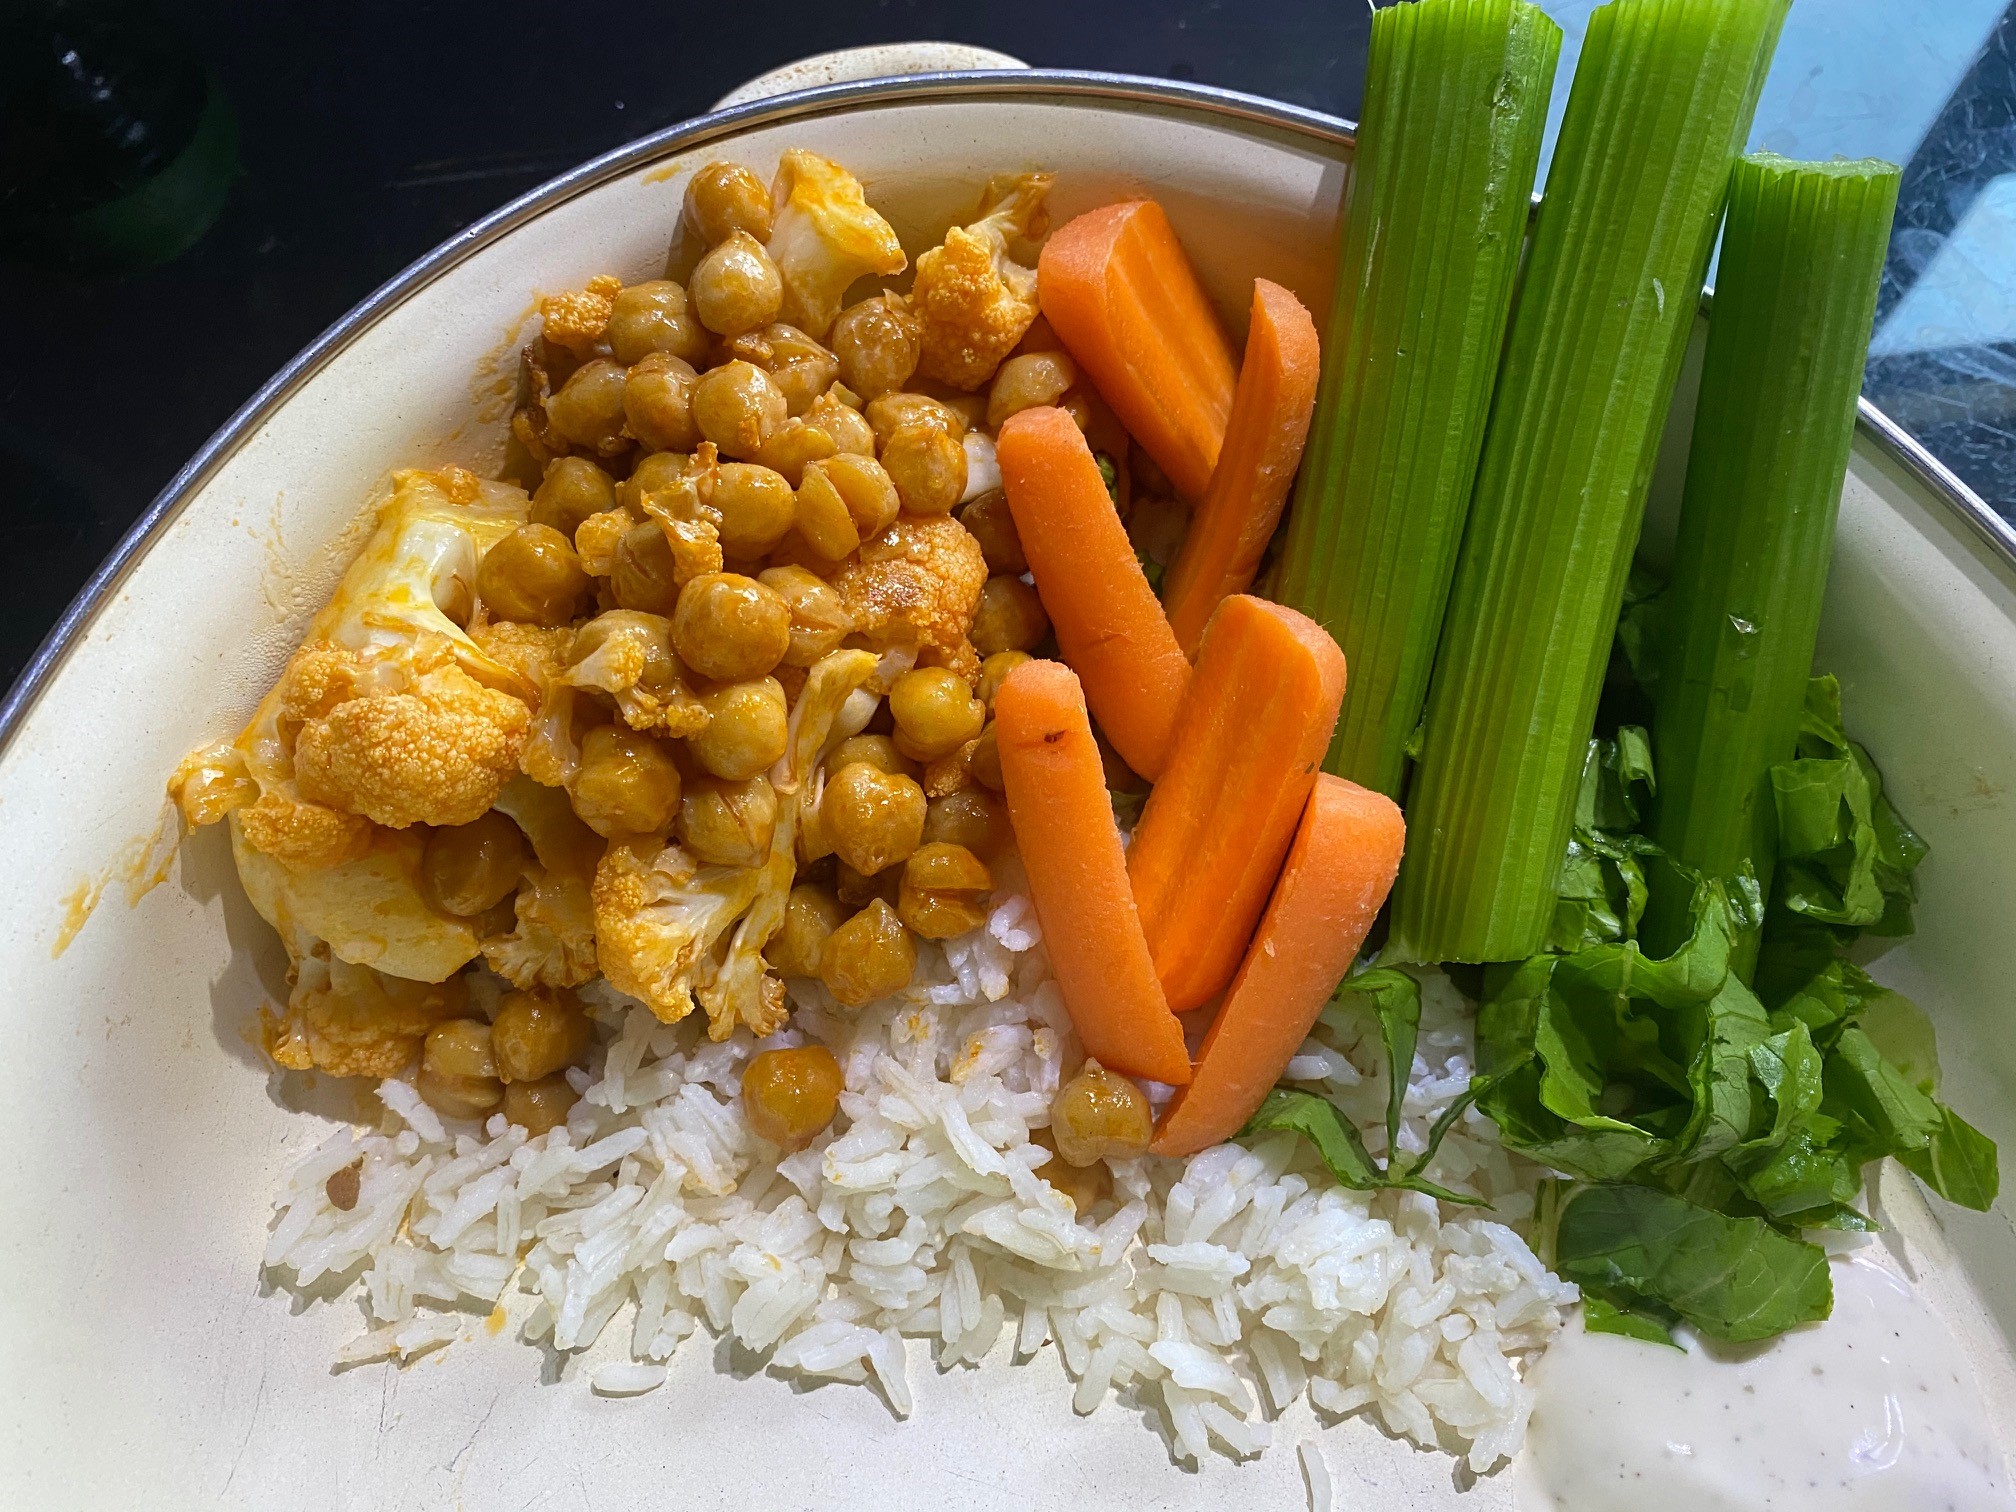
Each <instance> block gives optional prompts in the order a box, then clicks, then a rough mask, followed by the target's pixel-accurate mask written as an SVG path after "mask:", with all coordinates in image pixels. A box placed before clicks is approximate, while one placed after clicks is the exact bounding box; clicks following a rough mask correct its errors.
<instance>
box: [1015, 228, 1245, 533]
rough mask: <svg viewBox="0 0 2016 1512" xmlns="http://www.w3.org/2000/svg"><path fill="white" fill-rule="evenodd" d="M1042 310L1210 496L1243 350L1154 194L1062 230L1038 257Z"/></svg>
mask: <svg viewBox="0 0 2016 1512" xmlns="http://www.w3.org/2000/svg"><path fill="white" fill-rule="evenodd" d="M1036 270H1037V279H1038V284H1037V287H1038V292H1039V294H1040V297H1041V298H1042V301H1043V314H1044V315H1045V317H1047V318H1048V320H1049V322H1050V324H1051V325H1052V326H1053V327H1055V329H1056V331H1057V334H1058V336H1059V337H1060V338H1062V340H1063V342H1064V346H1065V349H1066V350H1067V351H1069V352H1070V353H1071V355H1072V356H1073V357H1075V358H1076V359H1077V360H1078V362H1079V364H1080V365H1081V366H1082V367H1084V369H1085V370H1086V371H1087V372H1089V373H1090V374H1091V375H1092V379H1093V382H1095V383H1097V384H1098V385H1099V392H1100V393H1102V394H1104V395H1105V396H1106V402H1107V403H1108V404H1110V405H1112V406H1113V408H1114V409H1115V410H1116V411H1117V412H1118V413H1119V416H1120V418H1121V419H1122V420H1123V421H1125V422H1126V424H1127V429H1128V430H1129V431H1131V432H1132V433H1133V435H1134V439H1135V440H1137V441H1139V442H1140V443H1141V444H1142V446H1144V447H1145V448H1147V451H1148V455H1149V456H1151V457H1153V458H1154V459H1155V460H1156V461H1157V462H1159V463H1160V464H1161V466H1162V471H1164V472H1165V473H1167V474H1168V475H1169V480H1170V481H1171V482H1172V483H1174V484H1175V485H1176V489H1177V491H1178V492H1179V493H1181V494H1182V495H1183V496H1184V497H1185V498H1188V499H1196V498H1201V497H1202V496H1203V493H1204V489H1205V487H1206V486H1207V485H1208V484H1209V483H1210V481H1211V469H1212V468H1213V467H1215V466H1217V463H1218V452H1219V449H1220V447H1222V446H1223V445H1224V442H1225V422H1226V420H1227V418H1228V417H1229V416H1230V415H1231V413H1232V386H1233V377H1232V375H1233V367H1232V348H1231V347H1230V346H1229V345H1228V344H1227V343H1226V340H1225V332H1224V330H1223V329H1222V328H1221V327H1220V326H1219V324H1218V317H1217V315H1216V314H1214V313H1213V312H1212V309H1211V301H1210V300H1209V298H1207V297H1206V296H1205V293H1204V289H1203V286H1202V285H1201V284H1199V283H1198V281H1197V274H1196V271H1195V270H1194V269H1193V268H1192V267H1191V266H1190V259H1189V258H1187V257H1186V256H1184V255H1183V248H1182V246H1181V244H1180V243H1178V242H1177V240H1176V233H1175V231H1174V230H1173V229H1172V228H1171V227H1170V225H1169V217H1168V216H1167V215H1165V214H1164V213H1163V211H1162V207H1161V206H1160V205H1158V204H1156V203H1155V202H1154V201H1153V200H1128V201H1125V202H1123V203H1121V204H1118V205H1107V206H1104V207H1103V208H1101V209H1098V210H1093V211H1090V212H1088V213H1087V214H1084V215H1081V216H1079V217H1078V218H1077V219H1076V220H1074V221H1072V222H1070V223H1069V224H1067V225H1065V226H1063V227H1061V228H1060V229H1058V230H1057V231H1055V232H1053V233H1051V236H1050V240H1049V241H1048V242H1047V243H1045V244H1044V247H1043V255H1042V256H1041V258H1039V259H1038V261H1037V265H1036Z"/></svg>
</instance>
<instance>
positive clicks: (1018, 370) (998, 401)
mask: <svg viewBox="0 0 2016 1512" xmlns="http://www.w3.org/2000/svg"><path fill="white" fill-rule="evenodd" d="M1077 381H1078V365H1077V364H1076V363H1075V362H1073V361H1072V360H1071V359H1070V357H1068V356H1067V355H1065V354H1064V353H1063V352H1024V353H1023V354H1022V355H1021V356H1020V357H1010V358H1009V359H1008V360H1007V361H1006V362H1004V363H1002V364H1001V366H1000V368H999V369H998V370H997V371H996V372H995V374H994V383H993V386H992V387H991V388H989V389H988V390H987V428H988V429H989V430H999V429H1000V428H1001V422H1002V421H1003V420H1006V419H1007V418H1008V417H1009V416H1010V415H1019V414H1021V413H1022V411H1023V410H1025V409H1035V408H1037V407H1038V406H1040V405H1045V404H1055V403H1056V402H1057V401H1058V400H1059V399H1061V398H1063V397H1064V393H1065V390H1067V389H1069V388H1070V387H1071V385H1072V384H1074V383H1076V382H1077Z"/></svg>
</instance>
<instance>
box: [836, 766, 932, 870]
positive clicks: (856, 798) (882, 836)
mask: <svg viewBox="0 0 2016 1512" xmlns="http://www.w3.org/2000/svg"><path fill="white" fill-rule="evenodd" d="M924 809H925V804H924V789H923V788H922V787H920V786H918V784H917V782H916V781H915V779H913V778H909V777H899V776H896V775H894V774H893V773H889V772H880V771H877V770H876V769H875V768H874V767H872V766H870V765H869V764H868V763H867V762H865V761H855V762H850V763H849V764H848V765H846V766H844V767H842V768H841V769H840V770H839V771H837V772H835V773H834V774H833V775H832V777H830V778H829V779H827V783H826V796H825V798H824V799H823V800H822V801H821V804H820V814H821V816H822V818H823V820H824V822H825V826H826V834H827V837H828V838H829V839H830V840H831V841H832V843H833V851H834V854H835V855H837V856H839V858H840V859H841V860H842V861H844V862H846V863H847V864H848V865H849V866H851V867H853V868H854V869H855V870H856V871H858V872H865V873H867V874H868V875H869V876H873V875H874V874H875V873H877V872H879V871H882V870H884V869H885V868H887V867H891V866H894V865H895V864H896V863H897V862H899V861H907V860H908V859H909V857H910V853H911V852H912V851H914V850H915V849H917V847H918V845H919V843H921V842H922V840H923V838H924Z"/></svg>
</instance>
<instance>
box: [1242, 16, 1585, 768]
mask: <svg viewBox="0 0 2016 1512" xmlns="http://www.w3.org/2000/svg"><path fill="white" fill-rule="evenodd" d="M1560 53H1561V31H1560V28H1559V27H1557V26H1556V25H1555V24H1554V23H1553V22H1552V21H1550V20H1548V19H1547V17H1546V16H1544V15H1543V14H1541V13H1540V12H1539V11H1538V10H1536V9H1534V8H1533V7H1532V6H1530V5H1527V4H1524V3H1522V0H1413V3H1405V4H1400V5H1394V6H1389V7H1387V8H1386V9H1383V10H1381V11H1379V12H1378V13H1377V15H1376V16H1375V17H1374V18H1373V22H1372V43H1371V50H1370V56H1369V59H1368V64H1367V69H1366V78H1365V107H1364V119H1363V120H1362V121H1361V122H1360V123H1359V128H1358V146H1357V152H1356V155H1355V157H1354V160H1353V164H1352V170H1351V187H1350V201H1349V205H1348V207H1347V209H1346V211H1345V217H1344V230H1343V237H1342V246H1341V248H1340V251H1339V255H1338V263H1337V278H1336V293H1335V295H1334V297H1333V299H1332V302H1331V312H1330V322H1329V327H1330V328H1329V331H1328V333H1327V336H1326V339H1325V343H1324V357H1325V361H1324V369H1323V381H1322V388H1321V391H1320V392H1319V394H1318V396H1317V402H1316V414H1317V421H1316V430H1315V434H1314V435H1313V436H1312V437H1311V439H1310V443H1309V449H1308V453H1307V455H1306V457H1305V458H1304V460H1303V463H1302V474H1301V480H1300V482H1299V484H1298V486H1297V489H1296V495H1295V503H1294V509H1293V511H1292V513H1291V514H1290V517H1289V526H1288V536H1287V542H1286V545H1285V547H1284V549H1283V552H1282V557H1281V568H1280V573H1279V576H1278V578H1277V587H1278V589H1279V593H1280V597H1281V599H1282V601H1283V602H1284V603H1287V604H1291V605H1293V606H1294V607H1295V608H1297V609H1300V610H1302V611H1303V612H1304V613H1305V614H1308V615H1309V616H1310V617H1311V618H1312V619H1315V620H1317V621H1318V622H1319V623H1321V624H1322V625H1323V626H1324V628H1325V629H1327V630H1329V631H1330V633H1331V634H1332V635H1334V636H1335V637H1336V638H1337V642H1338V644H1339V645H1341V646H1342V647H1343V648H1344V654H1345V657H1346V658H1347V659H1348V661H1349V663H1350V666H1351V693H1350V696H1349V697H1348V698H1346V699H1345V701H1344V712H1343V715H1342V717H1341V718H1340V719H1339V720H1338V724H1337V731H1336V735H1335V736H1334V738H1333V740H1332V742H1331V747H1330V755H1329V759H1328V760H1327V762H1326V763H1325V765H1326V766H1327V767H1328V769H1329V770H1330V771H1332V772H1335V773H1337V774H1339V775H1340V776H1343V777H1348V778H1350V779H1351V780H1352V781H1354V782H1358V783H1362V784H1363V785H1365V786H1367V787H1371V788H1376V789H1378V790H1379V791H1381V792H1383V793H1386V794H1388V795H1389V796H1394V797H1397V796H1398V795H1399V789H1400V781H1401V776H1402V773H1403V770H1404V767H1405V764H1406V756H1405V749H1406V745H1407V741H1408V738H1409V736H1410V735H1412V733H1413V730H1414V725H1415V723H1416V721H1417V720H1418V719H1419V717H1420V713H1421V705H1422V702H1423V700H1424V698H1425V697H1426V696H1427V691H1428V674H1429V669H1430V667H1431V665H1432V664H1433V660H1434V654H1435V638H1436V634H1437V632H1438V631H1439V630H1440V629H1441V625H1442V613H1443V610H1444V608H1445V607H1446V605H1447V602H1448V597H1449V581H1450V578H1451V576H1452V574H1453V573H1454V571H1455V565H1456V549H1457V545H1458V543H1459V541H1460V540H1461V538H1462V532H1463V520H1464V516H1465V514H1466V513H1467V512H1468V509H1469V503H1470V492H1471V485H1472V484H1473V482H1474V481H1475V479H1476V472H1477V459H1478V455H1479V453H1480V451H1481V450H1482V447H1483V440H1484V423H1485V419H1486V416H1487V413H1488V411H1489V408H1490V398H1491V384H1492V379H1493V378H1494V377H1495V375H1496V373H1497V370H1498V359H1499V356H1500V353H1501V351H1502V347H1503V343H1504V337H1505V326H1506V320H1507V317H1508V314H1509V312H1510V309H1511V304H1512V289H1513V284H1514V281H1515V277H1516V275H1517V273H1518V268H1519V254H1520V251H1521V249H1522V247H1523V246H1524V244H1525V238H1526V222H1527V216H1528V213H1529V207H1530V203H1531V196H1532V191H1533V177H1534V174H1535V172H1536V171H1537V169H1538V167H1539V162H1540V144H1541V138H1542V136H1543V134H1544V131H1545V128H1546V123H1547V102H1548V99H1549V96H1550V95H1551V93H1552V89H1553V81H1554V69H1555V65H1556V63H1557V61H1558V60H1559V58H1560Z"/></svg>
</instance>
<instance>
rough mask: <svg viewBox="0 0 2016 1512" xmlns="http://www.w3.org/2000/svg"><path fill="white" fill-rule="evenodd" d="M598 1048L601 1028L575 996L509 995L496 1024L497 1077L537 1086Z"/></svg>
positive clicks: (493, 1025) (492, 1042)
mask: <svg viewBox="0 0 2016 1512" xmlns="http://www.w3.org/2000/svg"><path fill="white" fill-rule="evenodd" d="M594 1043H595V1026H594V1025H593V1024H591V1023H589V1021H588V1015H587V1014H586V1013H584V1012H582V1011H581V1004H580V1003H579V1002H577V1001H576V1000H575V999H574V998H573V996H572V994H569V995H567V996H566V997H549V996H547V995H546V994H543V993H537V992H507V993H505V994H504V1000H503V1002H501V1003H499V1004H498V1006H497V1017H496V1018H495V1019H493V1020H491V1023H490V1047H491V1050H492V1052H493V1054H494V1055H495V1057H496V1060H497V1074H498V1076H500V1077H501V1078H503V1079H504V1080H505V1081H506V1082H534V1081H538V1080H540V1079H541V1078H542V1077H547V1076H551V1075H552V1074H553V1073H554V1072H556V1071H558V1070H559V1069H560V1068H561V1067H563V1066H571V1065H573V1064H574V1062H576V1061H578V1060H580V1059H581V1057H582V1056H584V1055H586V1054H587V1053H588V1047H589V1046H590V1045H592V1044H594Z"/></svg>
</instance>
